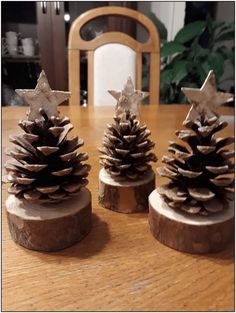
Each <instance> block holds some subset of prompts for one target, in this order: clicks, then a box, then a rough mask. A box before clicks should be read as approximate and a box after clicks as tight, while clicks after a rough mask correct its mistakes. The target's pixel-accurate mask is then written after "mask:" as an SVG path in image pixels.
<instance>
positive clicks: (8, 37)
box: [6, 31, 18, 46]
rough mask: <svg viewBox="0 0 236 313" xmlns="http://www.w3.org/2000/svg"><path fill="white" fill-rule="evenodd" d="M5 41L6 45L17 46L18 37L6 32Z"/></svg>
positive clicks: (14, 33)
mask: <svg viewBox="0 0 236 313" xmlns="http://www.w3.org/2000/svg"><path fill="white" fill-rule="evenodd" d="M6 41H7V44H8V45H11V46H17V41H18V35H17V33H16V32H12V31H9V32H6Z"/></svg>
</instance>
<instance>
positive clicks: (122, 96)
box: [108, 77, 148, 116]
mask: <svg viewBox="0 0 236 313" xmlns="http://www.w3.org/2000/svg"><path fill="white" fill-rule="evenodd" d="M108 92H109V93H110V94H111V95H112V96H113V97H114V98H115V99H116V100H117V105H116V113H117V114H121V113H123V112H125V110H130V111H131V112H132V113H134V114H136V115H137V116H138V105H139V104H140V103H141V102H142V100H143V99H144V98H146V97H147V96H148V92H143V91H140V90H135V89H134V85H133V82H132V79H131V77H128V79H127V82H126V84H125V85H124V88H123V90H121V91H115V90H108Z"/></svg>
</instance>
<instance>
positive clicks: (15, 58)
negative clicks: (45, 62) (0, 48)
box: [2, 54, 40, 63]
mask: <svg viewBox="0 0 236 313" xmlns="http://www.w3.org/2000/svg"><path fill="white" fill-rule="evenodd" d="M2 62H8V63H25V62H31V63H40V56H39V55H34V56H27V55H21V54H20V55H2Z"/></svg>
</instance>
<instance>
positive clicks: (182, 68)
mask: <svg viewBox="0 0 236 313" xmlns="http://www.w3.org/2000/svg"><path fill="white" fill-rule="evenodd" d="M187 65H188V62H187V61H184V60H181V61H178V62H175V64H174V67H173V68H172V81H173V82H176V83H178V82H179V81H181V80H182V79H184V78H185V77H186V76H187V75H188V70H187Z"/></svg>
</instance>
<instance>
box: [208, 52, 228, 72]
mask: <svg viewBox="0 0 236 313" xmlns="http://www.w3.org/2000/svg"><path fill="white" fill-rule="evenodd" d="M207 60H208V63H209V65H210V67H211V68H212V69H213V70H214V72H215V74H216V76H217V77H220V76H221V75H222V74H223V72H224V58H223V56H222V54H221V53H219V52H212V53H211V54H209V55H208V58H207Z"/></svg>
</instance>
